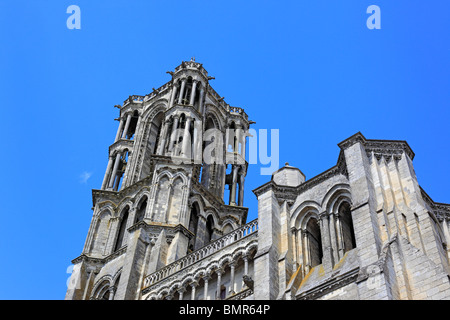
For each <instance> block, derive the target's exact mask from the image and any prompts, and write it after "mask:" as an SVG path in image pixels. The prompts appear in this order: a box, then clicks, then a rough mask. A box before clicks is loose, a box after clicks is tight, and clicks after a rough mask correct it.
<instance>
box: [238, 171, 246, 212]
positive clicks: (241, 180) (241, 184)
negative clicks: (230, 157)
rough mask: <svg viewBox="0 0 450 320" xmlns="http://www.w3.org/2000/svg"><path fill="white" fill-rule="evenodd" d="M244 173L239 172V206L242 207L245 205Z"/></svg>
mask: <svg viewBox="0 0 450 320" xmlns="http://www.w3.org/2000/svg"><path fill="white" fill-rule="evenodd" d="M244 181H245V176H244V173H243V172H241V173H240V174H239V195H238V206H240V207H242V206H243V205H244Z"/></svg>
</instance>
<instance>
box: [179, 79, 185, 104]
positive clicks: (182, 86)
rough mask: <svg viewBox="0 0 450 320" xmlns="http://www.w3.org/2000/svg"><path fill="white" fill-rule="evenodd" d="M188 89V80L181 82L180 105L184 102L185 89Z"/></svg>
mask: <svg viewBox="0 0 450 320" xmlns="http://www.w3.org/2000/svg"><path fill="white" fill-rule="evenodd" d="M185 87H186V79H183V80H182V81H181V89H180V95H179V96H178V104H181V102H182V101H183V95H184V88H185Z"/></svg>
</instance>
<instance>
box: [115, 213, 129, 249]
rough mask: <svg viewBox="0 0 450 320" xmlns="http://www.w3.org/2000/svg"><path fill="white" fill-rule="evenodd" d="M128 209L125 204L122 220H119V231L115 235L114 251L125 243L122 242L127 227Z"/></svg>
mask: <svg viewBox="0 0 450 320" xmlns="http://www.w3.org/2000/svg"><path fill="white" fill-rule="evenodd" d="M128 211H129V208H128V206H127V207H126V208H125V209H124V212H123V214H122V220H121V221H120V226H119V233H118V235H117V240H116V245H115V247H114V251H117V250H119V249H120V248H122V247H123V246H124V244H125V243H124V237H125V231H126V228H127V220H128Z"/></svg>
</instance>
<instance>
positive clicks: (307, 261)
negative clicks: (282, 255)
mask: <svg viewBox="0 0 450 320" xmlns="http://www.w3.org/2000/svg"><path fill="white" fill-rule="evenodd" d="M302 236H303V252H304V254H303V257H304V258H303V260H304V263H305V275H306V274H307V273H308V272H309V269H310V268H311V252H310V250H309V237H308V231H307V230H303V232H302Z"/></svg>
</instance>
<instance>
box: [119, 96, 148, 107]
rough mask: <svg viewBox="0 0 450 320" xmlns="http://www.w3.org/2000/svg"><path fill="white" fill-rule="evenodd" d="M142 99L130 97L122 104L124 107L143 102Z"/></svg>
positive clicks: (142, 97) (141, 97)
mask: <svg viewBox="0 0 450 320" xmlns="http://www.w3.org/2000/svg"><path fill="white" fill-rule="evenodd" d="M144 98H145V96H138V95H132V96H129V97H128V99H127V100H125V101H124V102H123V105H124V106H125V105H127V104H129V103H132V102H143V101H144Z"/></svg>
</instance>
